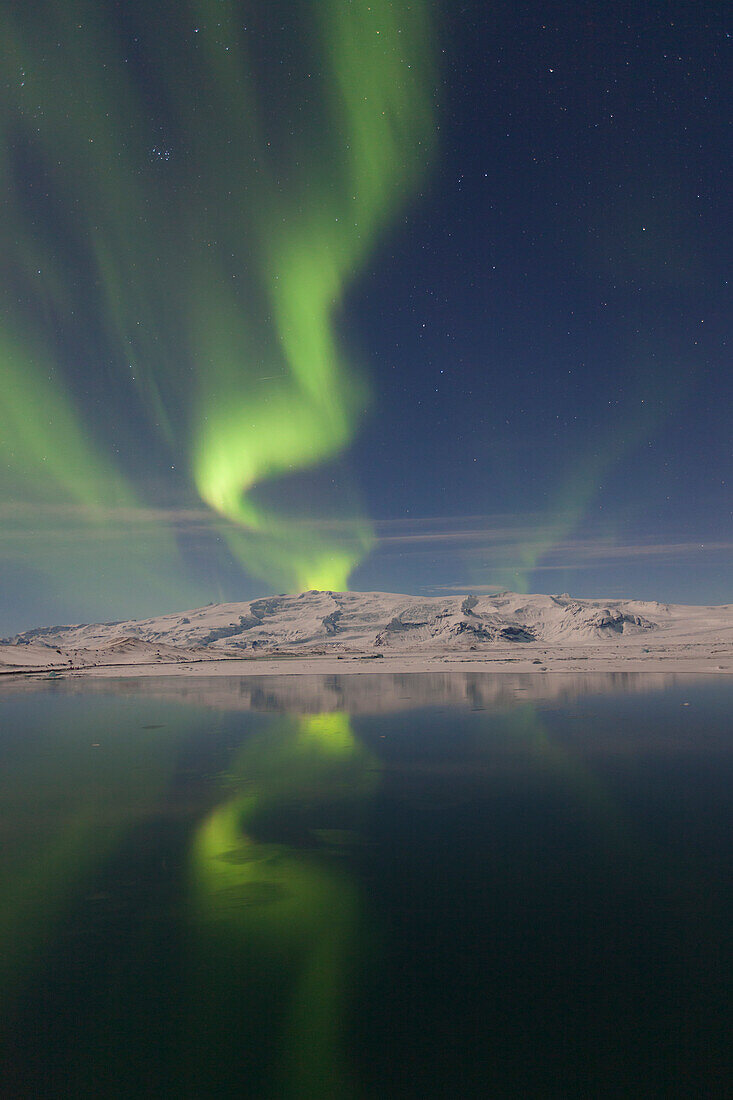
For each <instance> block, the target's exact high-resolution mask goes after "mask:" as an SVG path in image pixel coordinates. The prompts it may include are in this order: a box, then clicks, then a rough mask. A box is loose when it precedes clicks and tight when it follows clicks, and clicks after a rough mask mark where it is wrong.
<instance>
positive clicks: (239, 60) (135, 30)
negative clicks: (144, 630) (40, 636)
mask: <svg viewBox="0 0 733 1100" xmlns="http://www.w3.org/2000/svg"><path fill="white" fill-rule="evenodd" d="M0 11H1V13H2V31H3V33H2V35H0V67H1V72H0V89H1V94H0V141H1V142H2V157H0V182H1V184H2V196H3V205H2V216H1V218H0V295H1V296H2V325H1V326H0V372H1V377H2V397H1V399H0V555H1V556H2V564H1V573H0V575H1V576H2V592H3V595H2V600H1V601H0V632H6V633H7V632H10V631H11V630H16V629H22V628H26V627H30V626H33V625H40V624H49V623H52V622H59V621H79V620H94V619H102V618H105V619H110V618H125V617H130V616H145V615H151V614H158V613H161V612H164V611H173V610H178V609H182V608H185V607H189V606H196V605H198V604H203V603H207V602H209V601H219V600H238V599H249V598H252V597H254V596H258V595H262V594H264V593H266V592H284V591H288V592H295V591H301V590H304V589H309V588H329V589H344V588H347V587H351V588H354V589H362V590H368V589H379V590H384V591H402V592H410V593H415V594H420V593H425V594H439V593H442V592H452V591H456V592H457V591H461V592H463V591H476V592H481V591H494V590H502V589H511V590H514V591H530V592H570V593H571V594H574V595H577V596H608V597H612V596H629V597H638V598H649V599H659V600H664V601H671V602H689V603H723V602H729V601H731V600H733V584H732V583H731V576H732V575H733V571H732V570H731V564H732V559H733V554H732V553H731V551H732V549H733V530H732V524H731V503H730V501H731V497H730V484H731V482H730V473H731V432H730V420H731V407H732V401H731V398H733V381H732V380H731V371H730V366H729V360H730V355H729V350H728V347H727V343H726V339H727V333H726V321H727V317H728V315H729V288H728V273H727V262H726V261H727V259H728V255H729V230H730V217H729V211H728V207H727V204H726V191H727V187H726V184H727V178H726V176H727V169H728V165H729V154H730V145H729V133H728V125H727V124H728V117H727V110H726V105H727V98H728V88H729V86H730V80H729V76H730V69H729V65H728V57H727V55H728V51H729V48H730V34H729V31H728V29H727V28H726V25H725V24H724V5H722V4H720V3H706V2H700V3H695V4H690V3H680V4H677V3H648V4H643V5H631V4H628V3H620V2H615V0H611V2H608V3H603V4H601V3H560V4H558V3H546V4H542V3H537V2H534V3H521V2H516V0H515V2H512V3H507V2H505V0H497V2H494V3H491V4H487V3H483V2H482V3H479V2H475V3H463V4H459V3H452V4H447V3H446V4H443V5H439V4H437V3H431V4H428V3H421V2H420V0H410V2H408V0H393V2H391V3H390V2H388V0H371V2H369V3H367V2H362V0H275V2H268V3H266V4H264V3H254V2H247V3H243V2H235V0H196V2H194V0H188V2H181V0H175V2H174V0H144V2H143V0H139V2H138V0H128V2H124V3H123V2H114V0H85V2H78V0H65V2H64V3H63V4H60V3H58V0H38V2H36V3H33V4H27V5H20V4H17V3H13V2H11V0H2V2H1V3H0Z"/></svg>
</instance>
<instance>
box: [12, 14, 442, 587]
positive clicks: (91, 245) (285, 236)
mask: <svg viewBox="0 0 733 1100" xmlns="http://www.w3.org/2000/svg"><path fill="white" fill-rule="evenodd" d="M290 14H292V26H291V27H290V33H291V34H295V33H296V31H298V32H299V36H298V40H297V43H295V40H294V43H295V48H294V49H292V48H291V47H292V46H293V43H290V46H289V48H290V49H291V52H290V54H289V57H290V67H289V69H288V75H287V78H286V79H285V80H281V81H280V83H279V84H278V85H277V86H276V87H275V86H273V85H272V83H271V82H270V81H271V75H270V74H268V73H266V72H265V71H264V66H263V64H262V60H261V58H259V57H252V56H249V55H248V53H247V35H244V34H243V33H242V30H241V23H242V19H241V9H240V8H239V7H238V5H236V4H234V3H233V2H229V0H191V2H190V3H188V4H186V5H184V6H183V7H182V6H181V5H179V4H177V3H173V2H172V0H171V2H170V3H169V2H168V0H163V2H162V3H161V4H156V5H150V7H149V10H148V9H145V8H143V6H141V11H140V14H139V19H140V20H141V27H142V29H141V32H140V36H139V43H140V50H141V51H143V52H144V55H145V56H144V64H145V67H146V71H147V72H148V81H149V82H150V83H151V84H152V83H154V82H155V81H157V82H158V84H157V86H156V88H154V89H151V88H150V87H146V86H145V85H146V81H145V80H142V81H141V80H140V77H139V73H138V72H137V71H136V69H135V65H134V64H132V63H131V62H132V59H131V58H129V57H127V58H126V57H125V56H123V53H124V52H125V51H122V50H121V47H120V41H121V40H122V37H121V35H120V32H119V28H118V27H115V16H114V15H113V13H111V11H110V9H109V6H108V5H104V4H103V3H102V2H101V0H67V2H65V3H64V4H61V5H60V4H57V3H55V2H54V0H40V2H39V3H38V4H34V5H27V6H21V7H20V8H18V9H17V11H13V12H12V13H8V15H7V18H6V19H5V22H4V27H3V32H4V33H3V36H2V41H0V77H2V79H3V82H4V86H5V87H6V88H7V89H9V93H10V94H9V95H8V96H6V97H4V99H3V103H2V104H1V105H0V143H1V144H2V148H0V175H1V176H2V180H3V183H4V185H7V186H6V188H5V190H6V194H7V196H8V205H7V206H6V216H5V218H4V220H3V223H2V224H1V225H0V248H1V249H2V263H1V264H0V308H2V309H4V311H5V312H6V314H8V315H10V316H11V317H12V318H13V330H14V332H15V336H14V337H10V336H9V337H7V340H8V341H11V342H12V348H11V352H10V354H6V349H2V348H0V353H2V355H3V356H4V358H5V362H4V363H0V369H2V371H3V389H4V392H7V393H9V394H10V402H9V409H8V410H6V412H5V416H4V418H2V414H0V426H2V427H3V428H5V427H6V424H7V421H8V419H9V418H12V420H13V425H12V431H11V432H10V433H9V434H7V435H3V437H2V438H0V478H2V482H1V483H0V504H2V503H4V502H6V501H8V500H10V501H17V500H23V499H28V498H32V499H37V500H44V501H50V502H53V503H57V502H58V500H59V497H58V496H57V494H58V493H59V492H60V493H61V499H63V500H69V501H72V502H74V503H82V502H83V505H84V507H85V508H87V509H88V510H89V511H90V512H92V511H94V512H95V513H96V519H95V520H94V522H95V523H96V524H97V525H98V526H99V529H100V530H101V528H102V527H104V525H105V523H106V520H105V518H104V510H105V508H109V507H114V506H115V503H116V504H118V505H119V504H120V503H121V502H127V505H126V506H129V503H130V502H131V501H133V500H134V499H136V498H137V497H138V495H140V496H141V497H142V498H143V502H144V501H145V500H148V501H149V500H150V499H151V498H153V499H154V501H155V502H156V503H157V501H158V500H159V495H160V494H162V496H163V497H164V498H165V499H175V501H176V503H178V502H179V501H180V500H182V499H183V500H186V501H187V502H188V498H187V497H186V491H187V490H188V492H189V493H192V492H197V493H198V494H199V496H200V497H201V499H202V500H203V501H205V502H206V504H207V505H209V506H210V508H211V509H212V510H213V512H214V513H215V515H216V516H217V517H220V519H221V523H220V528H219V532H220V535H221V537H222V538H223V540H224V541H225V543H226V544H227V546H228V548H229V551H230V553H231V554H232V555H234V557H236V558H237V559H238V560H239V561H240V562H241V563H242V564H243V565H244V566H245V568H246V569H247V570H248V572H249V573H251V574H252V575H255V576H257V577H259V578H261V579H263V580H265V581H267V582H269V583H270V584H271V585H273V586H275V587H277V588H279V589H282V588H289V589H291V590H292V589H304V588H310V587H314V588H344V587H347V585H348V576H349V573H350V571H351V570H352V569H353V567H354V565H355V563H357V562H358V561H359V560H360V559H361V558H363V556H364V554H365V553H366V552H367V551H368V549H369V547H370V545H371V542H372V535H371V530H370V525H369V523H368V522H367V521H365V520H364V519H362V518H361V516H360V510H359V506H358V502H356V501H354V500H352V499H349V497H348V494H347V493H346V494H344V493H343V492H342V497H341V499H340V500H338V501H337V502H336V505H335V507H334V506H331V508H330V510H329V511H328V516H327V519H328V522H325V521H323V522H316V521H317V520H318V519H319V517H320V518H322V517H321V509H322V508H323V507H325V505H323V504H321V502H320V499H319V500H315V499H313V500H311V499H305V500H304V506H303V508H302V509H301V511H300V514H299V515H295V514H293V512H292V511H290V510H288V509H283V507H282V505H278V504H277V503H276V502H275V501H274V499H273V493H272V490H273V485H274V487H275V491H277V489H278V487H277V482H278V481H279V480H280V479H283V478H292V477H293V475H299V474H303V473H304V472H310V471H315V470H317V469H318V468H319V467H321V466H323V464H324V463H326V462H328V461H333V460H335V459H336V458H337V457H338V456H340V455H341V454H342V452H343V451H344V450H345V449H346V448H347V447H348V445H349V443H350V441H351V440H352V438H353V435H354V432H355V430H356V428H357V426H358V423H359V420H360V418H361V417H362V416H363V414H364V410H365V407H366V405H367V403H368V390H367V386H366V385H365V384H364V382H363V381H360V380H359V378H358V377H357V372H356V371H355V370H353V369H351V368H350V366H349V364H348V357H347V356H346V355H345V354H344V350H343V348H342V346H341V341H340V339H339V334H338V323H339V313H340V309H341V307H342V303H343V299H344V294H345V292H346V291H347V289H348V287H349V286H350V285H351V284H352V283H353V282H354V280H355V279H357V278H358V276H359V274H360V271H361V270H362V269H363V267H364V264H365V261H366V259H367V257H368V256H369V254H370V253H372V252H373V250H374V248H375V246H376V245H377V243H378V241H379V237H380V234H382V233H383V232H384V231H385V230H386V229H387V228H388V226H389V224H390V222H391V221H392V220H393V219H394V217H395V215H396V214H397V213H398V211H399V209H400V206H401V204H403V203H404V201H405V200H406V199H407V197H408V196H409V195H410V194H411V193H413V192H414V190H415V188H416V185H417V182H418V180H419V178H420V175H421V173H422V171H423V170H424V166H425V163H426V160H427V158H428V156H429V153H430V151H431V146H432V144H433V120H432V108H431V87H432V82H433V73H432V69H431V62H430V57H431V54H432V51H431V44H430V41H429V38H430V35H429V27H428V26H427V19H426V16H425V6H424V5H423V3H422V2H417V0H415V2H408V0H395V2H391V3H390V2H387V0H372V2H371V3H366V2H365V0H353V2H351V3H348V4H345V3H341V2H340V0H306V2H305V3H304V4H303V5H294V7H293V10H292V13H289V18H290ZM278 23H279V19H275V20H274V22H273V27H272V40H273V42H275V41H276V40H277V34H278V33H279V31H280V29H281V28H280V27H279V26H278V25H277V24H278ZM162 27H164V31H163V29H162ZM193 28H197V32H196V33H194V31H193ZM291 55H292V56H291ZM258 65H259V70H258ZM70 71H72V72H73V74H74V79H73V80H70V79H69V72H70ZM273 88H274V89H275V90H273ZM151 103H154V104H156V106H154V107H152V108H151ZM158 103H160V104H163V106H161V107H160V117H152V118H151V110H152V112H153V114H154V113H155V111H156V110H157V104H158ZM161 133H162V134H163V136H161ZM160 146H164V147H165V149H166V150H169V153H166V155H165V156H164V157H163V159H161V157H160V156H159V155H158V153H156V152H153V150H154V149H159V147H160ZM18 147H19V148H22V149H23V154H22V157H21V162H20V163H19V164H16V163H15V161H14V152H13V150H14V149H15V148H18ZM168 156H169V158H170V159H167V158H168ZM23 157H26V159H27V160H28V161H29V162H31V163H32V164H33V166H34V167H33V169H32V170H31V174H32V173H33V172H36V173H37V174H38V176H39V177H40V182H39V185H38V186H37V187H36V189H35V190H33V191H32V192H31V191H30V190H29V189H28V188H27V186H26V183H27V179H26V174H27V171H28V169H27V168H26V167H24V163H23ZM44 194H45V195H46V196H47V198H46V199H45V200H43V201H41V199H40V198H39V199H38V200H33V201H34V202H35V203H36V205H35V206H34V205H33V202H32V201H30V200H31V199H33V196H34V195H39V196H41V195H44ZM30 333H33V334H34V338H33V339H32V340H31V339H30V336H29V334H30ZM38 349H40V358H39V354H38ZM6 364H9V365H8V366H7V370H6ZM41 364H42V365H41ZM49 405H52V406H53V410H54V413H53V417H52V418H49V417H45V416H44V417H42V418H38V417H35V418H34V416H33V413H34V412H35V411H37V410H38V409H39V408H45V407H48V406H49ZM26 421H30V423H31V424H32V425H33V427H32V429H31V430H28V429H26V428H25V427H22V426H23V425H24V424H25V422H26ZM47 423H51V429H50V432H49V433H47V432H46V430H45V425H46V424H47ZM13 433H14V434H13ZM21 434H22V439H20V435H21ZM19 440H20V443H21V444H22V446H21V447H20V451H19V449H18V442H19ZM113 444H115V445H114V446H113ZM20 452H22V455H20V457H19V454H20ZM8 460H9V461H10V465H11V466H12V472H11V476H9V477H8V478H6V476H5V470H6V469H7V462H8ZM146 462H147V463H148V464H149V466H150V471H149V474H150V476H149V481H150V485H151V486H153V488H149V487H148V484H147V476H148V470H147V468H146V465H145V464H146ZM309 484H310V482H309ZM131 485H141V486H142V491H141V493H140V494H138V493H133V491H132V490H131V488H130V486H131ZM326 485H327V486H328V485H330V482H327V483H326ZM161 486H162V488H161ZM329 491H330V490H329ZM166 493H167V494H168V495H167V496H166ZM265 493H267V494H268V496H269V500H267V501H266V500H265V499H264V494H265ZM305 518H307V519H308V520H309V521H310V522H304V520H305ZM85 522H88V521H85ZM18 534H19V535H20V532H18ZM44 537H45V533H44ZM50 537H51V536H50V535H49V538H50ZM19 541H20V540H19ZM82 541H83V540H82ZM38 543H39V540H38V539H37V538H36V539H35V546H34V539H33V537H32V534H31V533H29V532H28V533H26V547H27V549H28V551H29V553H30V555H31V557H33V556H38V557H39V558H40V559H43V558H44V556H45V559H46V561H48V560H50V559H53V569H54V570H55V571H56V572H57V574H58V579H59V581H60V582H61V583H62V584H64V586H65V583H66V579H67V577H68V576H69V575H73V573H74V569H75V568H76V566H77V559H76V552H75V551H72V550H71V549H68V550H67V551H65V554H66V557H67V558H68V568H67V569H64V568H63V563H62V561H61V560H60V557H62V556H63V555H60V553H59V547H58V546H57V545H53V546H51V547H49V545H48V544H44V545H43V546H42V547H39V545H38ZM153 543H154V544H155V545H154V546H153ZM214 550H215V548H214ZM115 552H119V559H120V560H119V564H120V565H121V567H122V569H123V571H124V570H128V573H129V571H130V570H129V567H128V564H127V560H126V555H125V547H124V545H121V546H118V548H117V551H115ZM0 554H2V555H3V556H5V549H4V547H3V546H2V545H0ZM176 558H177V551H176V546H175V542H174V540H173V539H172V538H171V536H170V533H169V532H168V531H167V530H165V525H164V524H162V525H161V530H160V531H159V532H158V533H157V535H156V536H155V537H153V536H152V533H151V535H150V548H149V550H148V552H147V553H146V555H145V557H144V558H141V560H140V562H139V563H138V568H139V569H141V570H142V571H143V573H144V574H145V575H146V576H148V577H150V578H151V579H153V580H154V579H155V578H156V577H158V578H159V577H161V576H164V575H165V576H168V577H176V576H178V577H179V579H181V574H182V571H181V570H180V568H179V566H178V565H177V563H176ZM113 559H114V554H113V553H112V552H110V554H109V564H108V570H109V574H110V575H114V574H115V561H114V560H113ZM190 598H191V599H194V598H199V594H198V593H196V594H195V595H194V593H193V592H191V595H190Z"/></svg>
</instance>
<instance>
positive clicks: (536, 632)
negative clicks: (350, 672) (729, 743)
mask: <svg viewBox="0 0 733 1100" xmlns="http://www.w3.org/2000/svg"><path fill="white" fill-rule="evenodd" d="M647 637H648V638H649V639H650V641H651V640H653V641H654V642H655V643H662V642H664V643H669V644H682V643H703V642H704V643H708V644H715V643H717V642H729V641H730V640H731V638H733V606H731V605H723V606H718V607H689V606H685V605H672V604H658V603H654V602H645V601H638V600H601V599H598V600H580V599H573V598H571V597H570V596H568V595H562V596H543V595H520V594H517V593H513V592H504V593H501V594H498V595H495V596H486V595H481V596H447V597H443V596H433V597H417V596H403V595H396V594H393V593H385V592H304V593H302V594H301V595H299V596H270V597H264V598H262V599H257V600H251V601H248V602H245V603H228V604H212V605H209V606H207V607H201V608H197V609H195V610H193V611H187V612H184V613H180V614H172V615H163V616H160V617H158V618H154V619H144V620H131V621H127V622H115V623H97V624H93V625H89V624H86V625H74V626H61V627H42V628H40V629H36V630H29V631H26V632H25V633H23V634H19V635H17V636H15V637H14V638H12V639H6V643H5V646H6V647H8V648H5V647H4V648H3V654H2V659H3V661H4V662H5V663H15V662H13V661H12V660H11V658H12V652H13V650H14V649H15V647H23V648H25V647H28V654H29V655H30V652H31V651H33V654H34V662H35V660H36V659H37V656H36V655H37V654H38V653H39V650H40V651H42V650H43V649H48V648H50V649H52V650H57V649H60V650H63V651H64V653H66V652H68V651H72V652H74V653H75V654H78V653H79V652H80V651H89V652H90V655H91V653H92V652H94V653H95V654H99V655H100V656H101V655H102V652H103V651H104V652H106V653H116V654H117V655H118V656H123V655H124V656H125V657H126V658H127V659H129V660H131V661H135V660H140V659H142V658H143V657H145V656H149V657H151V658H156V655H157V659H158V660H163V661H176V660H182V659H183V660H185V659H198V660H200V659H210V658H211V657H215V656H221V657H226V656H234V655H236V656H260V655H265V654H267V653H282V652H293V653H298V654H304V655H305V654H308V653H323V652H331V653H345V654H348V653H363V652H375V651H376V652H383V653H385V654H389V653H417V652H426V651H427V652H433V653H438V652H440V653H447V652H454V651H464V650H487V649H491V648H492V647H496V646H497V645H503V646H506V645H510V646H517V647H521V646H523V645H526V644H528V643H529V644H532V643H535V644H537V643H542V644H545V645H551V646H553V647H556V646H570V645H575V646H577V645H579V644H580V645H582V644H591V643H595V644H597V643H601V644H602V643H603V642H604V641H605V640H608V641H612V642H613V643H615V644H617V645H618V644H623V643H625V642H636V643H637V644H638V643H639V642H643V641H644V639H645V638H647ZM191 651H195V655H194V654H192V652H191ZM16 652H17V650H16ZM18 663H21V662H20V661H19V662H18ZM22 663H25V662H22Z"/></svg>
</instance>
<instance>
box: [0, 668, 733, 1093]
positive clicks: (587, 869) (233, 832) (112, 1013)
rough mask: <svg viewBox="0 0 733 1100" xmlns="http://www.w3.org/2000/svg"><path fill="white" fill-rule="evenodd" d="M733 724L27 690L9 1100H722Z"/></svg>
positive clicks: (14, 852) (484, 683)
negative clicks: (226, 1099)
mask: <svg viewBox="0 0 733 1100" xmlns="http://www.w3.org/2000/svg"><path fill="white" fill-rule="evenodd" d="M347 681H348V682H347ZM732 705H733V684H731V682H730V681H728V680H726V679H724V678H717V679H709V680H705V679H700V680H691V679H680V680H674V679H672V678H669V677H667V678H665V679H661V678H660V679H658V680H655V679H654V678H652V677H649V676H638V677H633V676H625V677H610V678H609V677H605V678H603V677H601V678H600V680H599V679H597V678H596V679H595V680H593V678H590V677H586V678H583V677H576V678H571V677H565V678H564V679H563V678H561V677H555V678H553V677H540V676H538V677H530V676H525V677H522V676H514V677H506V676H503V677H501V676H500V677H496V676H495V677H491V676H488V675H487V676H485V677H481V676H471V677H467V676H463V677H461V676H460V675H458V674H455V675H438V676H417V675H415V676H401V677H388V676H352V677H344V678H343V679H342V678H334V677H326V678H318V677H312V678H311V677H309V678H302V679H301V678H296V677H289V678H287V681H285V680H283V681H279V680H275V679H272V678H271V679H269V680H267V681H264V680H260V681H258V680H256V679H254V678H247V679H229V678H226V679H223V678H219V679H218V680H217V681H200V680H197V682H196V683H195V684H193V683H192V682H191V681H185V680H184V681H181V680H177V681H173V680H163V679H161V680H140V681H130V680H126V681H101V682H97V683H90V682H89V681H86V682H85V681H69V682H61V681H59V682H52V681H46V682H44V681H38V680H36V681H34V682H30V681H29V682H25V683H21V682H18V683H16V684H15V685H14V686H13V687H12V689H9V690H3V692H2V693H0V810H1V813H0V937H1V940H0V942H1V944H2V952H1V953H0V1012H1V1015H2V1025H1V1032H0V1037H1V1041H2V1056H1V1057H0V1095H2V1096H3V1097H5V1096H7V1097H13V1098H15V1097H18V1098H21V1097H28V1098H36V1097H44V1098H46V1097H74V1098H80V1097H95V1098H96V1097H138V1096H150V1097H219V1096H237V1097H253V1098H257V1100H260V1098H262V1100H266V1098H270V1097H272V1098H278V1100H286V1098H291V1097H293V1098H296V1097H297V1098H310V1097H313V1098H330V1097H365V1098H372V1097H374V1098H383V1097H384V1098H391V1097H396V1098H398V1097H414V1098H421V1100H423V1098H431V1097H446V1098H448V1097H450V1098H453V1097H456V1098H458V1097H465V1096H471V1097H473V1096H476V1097H522V1098H525V1097H527V1098H532V1097H583V1098H586V1097H588V1098H596V1097H607V1096H608V1097H617V1096H618V1097H657V1096H658V1097H724V1096H730V1095H731V1087H732V1086H731V1064H730V1025H731V1015H730V999H729V992H730V979H731V961H732V959H733V952H732V950H731V946H732V945H731V939H732V929H733V889H732V885H731V867H732V866H733V830H731V791H732V789H733V728H732V722H731V713H732V712H733V706H732Z"/></svg>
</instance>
